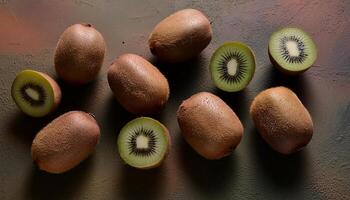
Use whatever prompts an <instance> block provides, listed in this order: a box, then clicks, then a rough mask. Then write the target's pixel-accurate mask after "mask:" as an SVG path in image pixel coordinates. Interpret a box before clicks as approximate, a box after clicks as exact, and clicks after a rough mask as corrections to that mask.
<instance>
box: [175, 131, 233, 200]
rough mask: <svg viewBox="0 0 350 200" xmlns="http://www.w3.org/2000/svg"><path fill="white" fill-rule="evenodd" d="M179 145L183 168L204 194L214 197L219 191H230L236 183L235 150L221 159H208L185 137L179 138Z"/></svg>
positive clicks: (189, 178) (188, 178) (180, 160)
mask: <svg viewBox="0 0 350 200" xmlns="http://www.w3.org/2000/svg"><path fill="white" fill-rule="evenodd" d="M178 135H180V133H179V134H178ZM177 145H178V146H179V148H178V149H179V152H178V154H179V158H178V160H179V162H180V167H182V169H181V170H183V171H184V172H185V174H186V175H187V176H188V177H187V178H186V179H187V180H190V181H191V182H192V183H193V185H194V187H195V188H197V189H198V192H200V193H201V194H203V196H205V197H210V198H213V199H214V198H215V197H217V195H218V193H225V192H228V190H230V188H232V186H233V185H235V182H234V181H235V178H234V174H236V173H237V172H236V170H237V169H236V160H237V155H236V154H235V152H233V154H231V155H229V156H226V157H224V158H222V159H219V160H207V159H205V158H204V157H202V156H200V155H199V154H198V153H197V152H195V151H194V150H193V149H192V148H191V146H190V145H189V144H187V143H186V141H185V140H184V139H182V138H179V139H178V141H177Z"/></svg>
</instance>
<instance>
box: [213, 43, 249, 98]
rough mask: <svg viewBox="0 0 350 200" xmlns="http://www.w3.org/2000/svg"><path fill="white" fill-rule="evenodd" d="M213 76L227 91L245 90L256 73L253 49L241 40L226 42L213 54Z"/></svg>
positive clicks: (216, 82)
mask: <svg viewBox="0 0 350 200" xmlns="http://www.w3.org/2000/svg"><path fill="white" fill-rule="evenodd" d="M209 69H210V74H211V78H212V80H213V82H214V84H215V85H216V87H218V88H219V89H221V90H223V91H226V92H237V91H241V90H243V89H244V88H245V87H246V86H247V85H248V84H249V83H250V81H251V80H252V78H253V76H254V73H255V56H254V53H253V51H252V50H251V49H250V48H249V47H248V46H247V45H245V44H243V43H240V42H226V43H224V44H223V45H221V46H220V47H219V48H218V49H217V50H216V51H215V52H214V54H213V56H212V57H211V60H210V64H209Z"/></svg>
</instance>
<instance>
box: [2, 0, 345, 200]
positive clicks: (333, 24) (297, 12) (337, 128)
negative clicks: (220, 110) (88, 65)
mask: <svg viewBox="0 0 350 200" xmlns="http://www.w3.org/2000/svg"><path fill="white" fill-rule="evenodd" d="M0 4H1V5H0V70H1V71H0V81H1V82H0V108H1V112H0V159H1V164H0V199H2V200H7V199H9V200H13V199H25V200H28V199H65V200H67V199H106V200H110V199H141V198H143V199H152V200H155V199H268V200H271V199H350V163H349V161H350V136H349V134H350V66H349V65H350V57H349V52H350V34H349V33H350V26H349V25H350V22H349V20H350V14H349V12H350V11H349V10H350V2H349V1H348V0H333V1H323V0H283V1H278V0H276V1H272V0H269V1H268V0H236V1H229V0H222V1H209V0H208V1H201V0H196V1H186V0H177V1H174V0H142V1H141V0H52V1H45V0H41V1H39V0H30V1H28V0H22V1H20V0H1V1H0ZM188 7H191V8H196V9H199V10H201V11H203V12H204V13H205V14H206V15H207V16H208V17H209V19H210V21H211V22H212V27H213V31H214V37H213V40H212V42H211V44H210V45H209V47H208V48H207V49H205V50H204V52H203V53H202V54H201V56H200V57H198V58H197V59H194V60H193V61H190V62H188V63H183V64H177V65H167V64H160V63H157V61H155V60H154V59H153V58H152V56H151V54H150V52H149V50H148V48H147V43H146V41H147V38H148V34H149V33H150V31H151V30H152V28H153V27H154V25H156V24H157V23H158V22H159V21H160V20H161V19H162V18H164V17H165V16H167V15H169V14H170V13H172V12H174V11H176V10H179V9H182V8H188ZM77 22H89V23H92V24H94V26H95V27H96V28H97V29H98V30H99V31H100V32H101V33H102V34H103V35H104V37H105V40H106V42H107V45H108V51H107V55H106V58H105V62H104V66H103V69H102V71H101V73H100V76H99V78H98V80H96V81H95V82H93V83H91V84H89V85H87V86H85V87H82V88H80V89H72V88H70V87H67V86H66V85H64V84H63V83H62V82H61V81H59V84H60V85H61V86H62V90H63V102H62V104H61V106H60V107H59V109H58V111H57V112H55V113H54V114H53V115H51V116H49V117H46V118H42V119H33V118H29V117H26V116H25V115H24V114H22V113H21V112H20V111H19V110H18V109H17V107H16V106H15V104H14V102H13V101H12V100H11V98H10V87H11V83H12V80H13V79H14V77H15V75H16V73H17V72H19V71H20V70H22V69H26V68H32V69H36V70H40V71H43V72H47V73H49V74H50V75H52V76H54V77H56V74H55V71H54V67H53V54H54V49H55V45H56V42H57V40H58V37H59V35H60V34H61V33H62V32H63V30H64V29H65V28H66V27H67V26H69V25H71V24H74V23H77ZM281 26H297V27H300V28H302V29H304V30H305V31H307V32H309V33H310V34H311V35H312V36H313V38H314V40H315V42H316V44H317V46H318V50H319V57H318V60H317V62H316V63H315V66H314V67H313V68H311V69H310V70H309V71H307V72H306V73H304V74H303V75H300V76H297V77H286V76H283V75H282V74H280V73H279V72H277V71H276V70H274V69H273V67H272V66H271V64H270V61H269V59H268V56H267V43H268V39H269V36H270V34H271V33H272V32H273V31H274V30H276V29H277V28H278V27H281ZM230 40H239V41H243V42H245V43H247V44H248V45H250V46H251V47H252V49H253V50H254V51H255V53H256V59H257V69H256V73H255V77H254V78H253V80H252V82H251V83H250V85H249V86H248V87H247V88H246V89H245V90H244V91H243V92H239V93H235V94H229V93H224V92H220V91H218V90H217V89H215V88H214V86H213V84H212V83H211V81H210V76H209V72H208V61H209V59H210V55H211V53H212V52H213V51H214V49H215V48H217V47H218V46H219V45H220V44H221V43H223V42H225V41H230ZM127 52H128V53H136V54H140V55H142V56H144V57H146V58H149V59H150V60H152V62H153V63H154V64H155V65H156V66H158V67H159V68H160V69H161V71H162V72H163V73H164V74H165V75H166V77H167V78H168V79H169V82H170V87H171V96H170V99H169V102H168V104H167V105H166V107H165V109H164V110H163V111H162V112H161V113H160V114H158V115H156V116H154V117H155V118H157V119H158V120H160V121H161V122H163V123H164V124H165V125H166V126H167V127H168V128H169V130H170V133H171V137H172V139H173V148H172V149H171V152H170V155H169V157H168V159H167V160H166V162H165V163H164V165H162V166H161V167H160V168H158V169H155V170H151V171H138V170H134V169H131V168H129V167H126V166H123V164H122V163H121V160H120V159H119V157H118V152H117V148H116V138H117V134H118V131H119V130H120V128H121V127H122V126H123V125H124V124H125V123H126V122H127V121H128V120H130V119H133V118H134V117H135V116H132V115H130V114H128V113H127V112H126V111H124V110H123V109H122V108H121V107H120V105H119V104H118V103H117V101H116V100H115V99H114V98H113V96H112V93H111V91H110V89H109V87H108V83H107V78H106V71H107V69H108V66H109V64H110V63H111V62H112V61H113V59H114V58H115V57H116V56H118V55H120V54H122V53H127ZM278 85H285V86H287V87H289V88H291V89H292V90H293V91H294V92H295V93H297V95H298V96H299V97H300V99H301V100H302V102H303V103H304V104H305V106H306V107H307V108H308V109H309V111H310V113H311V115H312V116H313V120H314V125H315V132H314V137H313V139H312V141H311V143H310V144H309V145H308V147H307V148H306V149H305V150H303V151H302V152H300V153H298V154H296V155H293V156H290V157H285V156H281V155H279V154H277V153H275V152H273V151H271V150H270V148H269V147H268V146H267V145H266V144H265V143H264V142H263V141H262V140H261V138H260V137H259V135H258V134H257V132H256V130H255V129H254V126H253V124H252V120H251V119H250V117H249V115H248V109H249V105H250V103H251V101H252V99H253V98H254V96H255V95H256V94H257V93H258V92H260V91H261V90H263V89H266V88H269V87H272V86H278ZM199 91H211V92H213V93H215V94H217V95H218V96H220V97H221V98H222V99H224V100H225V101H226V102H227V103H228V104H229V105H230V106H231V107H232V108H233V109H234V111H235V112H236V113H237V114H238V116H239V117H240V119H241V120H242V122H243V124H244V127H245V131H244V136H243V140H242V142H241V144H240V145H239V146H238V148H237V149H236V151H235V152H234V153H233V155H232V156H230V157H227V158H226V159H222V160H219V161H207V160H205V159H203V158H201V157H199V156H198V155H197V154H196V153H195V152H194V151H192V149H191V148H190V147H189V146H188V145H187V144H186V143H185V142H184V141H183V139H182V138H181V135H180V130H179V127H178V124H177V121H176V114H175V112H176V110H177V107H178V106H179V104H180V103H181V101H182V100H183V99H185V98H188V97H189V96H190V95H192V94H194V93H196V92H199ZM69 110H84V111H87V112H92V113H94V114H95V116H96V118H97V120H98V122H99V124H100V127H101V130H102V137H101V140H100V143H99V145H98V147H97V149H96V152H95V154H94V155H93V156H92V157H91V158H89V159H88V160H86V161H84V162H83V163H82V164H81V165H79V167H77V168H76V169H74V170H72V171H70V172H68V173H66V174H63V175H50V174H47V173H43V172H40V171H38V170H37V169H36V168H35V167H34V166H33V164H32V162H31V157H30V146H31V141H32V139H33V137H34V135H35V134H36V133H37V131H39V130H40V129H41V128H42V127H43V126H44V125H45V124H47V123H48V122H49V121H51V120H52V119H53V118H55V117H57V116H58V115H59V114H62V113H64V112H66V111H69Z"/></svg>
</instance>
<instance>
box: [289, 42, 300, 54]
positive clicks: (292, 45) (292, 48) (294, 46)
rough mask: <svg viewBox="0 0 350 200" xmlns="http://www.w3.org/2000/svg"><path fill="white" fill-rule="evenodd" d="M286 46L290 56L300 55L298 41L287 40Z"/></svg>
mask: <svg viewBox="0 0 350 200" xmlns="http://www.w3.org/2000/svg"><path fill="white" fill-rule="evenodd" d="M286 48H287V51H288V53H289V55H290V56H292V57H298V56H299V55H300V52H299V48H298V43H297V42H296V41H287V42H286Z"/></svg>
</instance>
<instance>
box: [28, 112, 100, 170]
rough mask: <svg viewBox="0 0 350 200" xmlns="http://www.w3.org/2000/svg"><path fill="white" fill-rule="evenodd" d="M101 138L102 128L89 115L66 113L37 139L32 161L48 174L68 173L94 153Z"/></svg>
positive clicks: (44, 129) (38, 135)
mask: <svg viewBox="0 0 350 200" xmlns="http://www.w3.org/2000/svg"><path fill="white" fill-rule="evenodd" d="M99 137H100V128H99V126H98V124H97V122H96V120H95V119H94V118H93V117H92V116H91V115H90V114H88V113H85V112H82V111H71V112H68V113H65V114H63V115H61V116H59V117H58V118H56V119H54V120H53V121H52V122H51V123H49V124H48V125H47V126H46V127H44V128H43V129H42V130H41V131H40V132H39V133H38V134H37V135H36V137H35V138H34V140H33V143H32V158H33V161H34V163H36V165H37V166H38V167H39V168H40V169H41V170H44V171H46V172H50V173H55V174H59V173H63V172H66V171H68V170H70V169H72V168H74V167H75V166H77V165H78V164H79V163H80V162H81V161H83V160H84V159H86V158H87V157H88V156H89V155H90V154H92V153H93V151H94V150H95V146H96V144H97V142H98V140H99Z"/></svg>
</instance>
